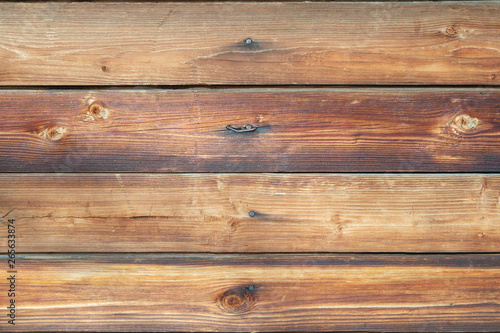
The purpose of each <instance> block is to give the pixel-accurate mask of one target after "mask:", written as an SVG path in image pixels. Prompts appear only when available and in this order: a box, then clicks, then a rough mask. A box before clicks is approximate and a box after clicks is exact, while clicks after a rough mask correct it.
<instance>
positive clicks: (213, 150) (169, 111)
mask: <svg viewBox="0 0 500 333" xmlns="http://www.w3.org/2000/svg"><path fill="white" fill-rule="evenodd" d="M499 107H500V91H499V90H498V89H494V88H492V89H427V88H418V89H410V88H398V89H223V90H219V89H216V90H211V89H189V90H155V89H154V90H104V91H103V90H98V91H92V90H91V91H82V90H76V91H52V90H48V91H45V90H41V91H40V90H21V91H17V90H14V91H12V90H6V91H0V112H1V113H2V126H0V154H1V158H0V171H1V172H60V171H62V172H282V171H285V172H375V171H377V172H387V171H439V172H443V171H444V172H462V171H470V172H491V171H493V172H500V150H499V149H498V147H499V145H500V112H499V110H500V109H499ZM247 124H250V125H252V126H254V127H256V128H257V130H256V131H254V132H250V133H234V132H232V131H230V130H228V129H226V126H227V125H233V126H245V125H247Z"/></svg>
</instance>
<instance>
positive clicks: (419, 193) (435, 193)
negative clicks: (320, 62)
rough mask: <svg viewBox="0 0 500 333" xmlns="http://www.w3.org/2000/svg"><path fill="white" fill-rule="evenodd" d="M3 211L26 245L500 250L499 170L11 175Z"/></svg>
mask: <svg viewBox="0 0 500 333" xmlns="http://www.w3.org/2000/svg"><path fill="white" fill-rule="evenodd" d="M0 217H3V218H2V220H1V221H2V222H3V223H4V224H8V220H9V219H15V223H16V228H17V229H16V230H17V235H18V236H17V237H18V241H17V246H16V249H17V251H18V252H161V251H173V252H183V251H184V252H193V251H194V252H205V251H209V252H318V251H320V252H358V251H360V252H500V176H497V175H463V174H458V175H457V174H451V175H396V174H384V175H357V174H347V175H325V174H321V175H320V174H300V175H298V174H294V175H287V174H245V175H236V174H217V175H212V174H191V175H190V174H176V175H146V174H116V175H109V174H80V175H74V174H63V175H41V174H26V175H19V174H16V175H6V174H3V175H0ZM0 227H2V229H6V227H5V226H3V225H1V224H0ZM0 248H1V249H7V231H5V233H2V234H1V236H0Z"/></svg>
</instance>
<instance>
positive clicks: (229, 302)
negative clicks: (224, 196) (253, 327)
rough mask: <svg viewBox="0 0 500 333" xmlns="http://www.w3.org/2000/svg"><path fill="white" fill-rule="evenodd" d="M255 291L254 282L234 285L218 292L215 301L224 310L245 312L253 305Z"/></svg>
mask: <svg viewBox="0 0 500 333" xmlns="http://www.w3.org/2000/svg"><path fill="white" fill-rule="evenodd" d="M257 291H258V287H257V286H256V285H254V284H250V285H247V286H239V287H234V288H231V289H228V290H226V291H224V292H223V293H222V294H220V295H219V296H218V297H217V303H218V304H219V307H220V308H221V309H222V310H224V311H225V312H228V313H237V314H241V313H245V312H248V311H249V310H250V309H251V308H252V307H253V306H254V305H255V301H256V293H257Z"/></svg>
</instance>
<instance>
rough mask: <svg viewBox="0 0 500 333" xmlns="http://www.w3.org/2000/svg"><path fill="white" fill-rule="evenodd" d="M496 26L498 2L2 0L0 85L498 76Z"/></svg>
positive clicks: (491, 80) (427, 80)
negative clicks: (40, 0)
mask: <svg viewBox="0 0 500 333" xmlns="http://www.w3.org/2000/svg"><path fill="white" fill-rule="evenodd" d="M499 35H500V3H499V2H498V1H496V2H481V1H461V2H400V3H396V2H388V3H384V2H378V3H367V2H361V3H354V2H347V3H339V2H313V3H300V2H298V3H291V2H285V3H230V2H224V3H200V2H196V3H168V2H159V3H129V2H116V3H88V2H85V3H62V2H48V3H45V2H43V3H22V2H20V3H12V2H7V3H0V37H1V38H0V57H1V59H2V66H1V67H0V84H3V85H128V84H133V85H136V84H146V85H150V84H158V85H186V84H187V85H194V84H224V85H232V84H237V85H240V84H251V85H254V84H451V85H457V84H462V85H463V84H482V85H483V84H487V85H497V84H499V83H500V79H499V78H500V72H499V68H500V38H498V36H499ZM247 40H248V42H247Z"/></svg>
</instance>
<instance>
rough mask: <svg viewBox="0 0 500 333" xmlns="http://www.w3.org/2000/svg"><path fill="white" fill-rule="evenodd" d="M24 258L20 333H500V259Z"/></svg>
mask: <svg viewBox="0 0 500 333" xmlns="http://www.w3.org/2000/svg"><path fill="white" fill-rule="evenodd" d="M4 259H5V256H2V260H4ZM18 262H19V263H18V279H17V288H18V290H19V293H18V295H17V296H16V297H17V299H16V304H18V310H17V314H18V317H19V319H18V320H19V321H18V323H19V324H18V325H16V326H15V327H12V329H14V330H26V331H33V330H36V331H45V330H50V331H55V330H92V331H116V330H118V331H120V330H133V331H152V330H160V331H179V330H188V331H193V330H199V331H304V330H306V331H337V330H356V331H359V330H360V329H362V330H368V331H373V330H375V331H379V330H380V331H446V330H451V331H498V328H499V327H500V304H499V299H500V267H499V266H500V258H499V256H497V255H467V256H464V255H451V256H435V255H432V256H411V255H405V256H401V255H393V256H383V255H378V256H368V255H346V256H338V255H337V256H335V255H309V256H304V255H295V256H293V255H254V256H248V255H244V256H239V255H216V256H212V255H173V254H158V255H119V254H118V255H117V254H103V255H26V256H20V257H19V260H18ZM2 280H3V281H4V282H2V285H4V290H5V288H6V287H7V286H6V280H5V279H2ZM7 301H8V299H7V298H6V293H1V294H0V303H1V304H6V302H7Z"/></svg>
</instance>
